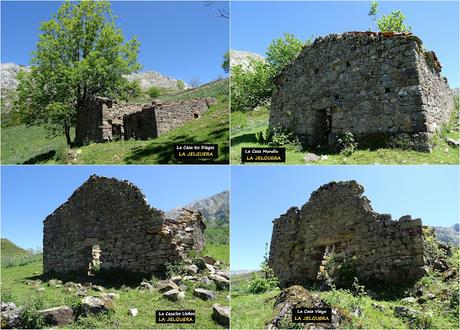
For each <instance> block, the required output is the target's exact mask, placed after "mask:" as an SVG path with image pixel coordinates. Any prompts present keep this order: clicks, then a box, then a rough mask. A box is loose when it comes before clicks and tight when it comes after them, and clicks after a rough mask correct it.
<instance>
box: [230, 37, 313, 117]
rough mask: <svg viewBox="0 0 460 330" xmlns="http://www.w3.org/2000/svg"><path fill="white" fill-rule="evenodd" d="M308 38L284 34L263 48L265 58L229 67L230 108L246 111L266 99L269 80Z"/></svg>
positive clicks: (268, 92) (265, 101)
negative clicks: (230, 82)
mask: <svg viewBox="0 0 460 330" xmlns="http://www.w3.org/2000/svg"><path fill="white" fill-rule="evenodd" d="M309 42H310V41H307V42H302V41H301V40H299V39H298V38H296V37H295V36H294V35H292V34H289V33H285V34H284V37H283V38H277V39H274V40H273V41H272V42H271V44H270V45H269V46H268V47H267V58H266V60H265V61H263V60H256V59H252V60H250V63H249V66H248V67H245V66H243V65H237V66H235V67H232V73H231V79H232V111H249V110H252V109H254V108H255V107H257V106H260V105H263V104H266V103H268V102H269V101H270V97H271V94H272V90H273V79H274V78H275V77H276V76H277V75H278V74H279V73H280V72H281V71H282V70H283V69H284V68H285V67H286V65H288V64H289V63H290V62H292V61H293V60H294V59H295V58H296V57H297V56H298V55H299V54H300V52H301V51H302V48H303V47H304V46H305V45H306V44H308V43H309Z"/></svg>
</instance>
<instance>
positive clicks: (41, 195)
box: [1, 165, 229, 248]
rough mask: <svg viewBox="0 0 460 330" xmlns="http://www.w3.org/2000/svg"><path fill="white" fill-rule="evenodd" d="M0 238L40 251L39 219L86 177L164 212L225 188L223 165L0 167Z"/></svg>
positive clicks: (226, 175) (225, 175)
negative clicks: (117, 185) (113, 181)
mask: <svg viewBox="0 0 460 330" xmlns="http://www.w3.org/2000/svg"><path fill="white" fill-rule="evenodd" d="M1 171H2V172H1V176H2V185H1V186H2V190H1V193H2V194H1V196H2V205H1V216H2V222H1V224H2V227H1V236H2V237H4V238H9V239H10V240H12V241H13V242H14V243H16V244H18V245H19V246H21V247H23V248H36V247H38V246H42V235H43V234H42V231H43V229H42V228H43V220H44V219H45V217H46V216H47V215H48V214H50V213H51V212H53V211H54V210H55V209H56V208H57V207H58V206H60V205H61V204H62V203H64V202H65V201H67V199H68V198H69V197H70V195H71V194H72V193H73V191H74V190H75V189H76V188H78V187H79V186H80V185H81V184H82V183H83V182H84V181H86V180H87V179H88V178H89V176H90V175H91V174H98V175H104V176H109V177H116V178H118V179H123V180H129V181H130V182H132V183H134V184H135V185H137V186H138V187H139V188H140V189H141V190H142V191H143V193H144V195H145V196H146V197H147V200H148V202H149V204H150V205H151V206H154V207H156V208H159V209H161V210H164V211H167V210H170V209H172V208H174V207H177V206H183V205H186V204H188V203H190V202H193V201H195V200H197V199H201V198H205V197H209V196H211V195H214V194H217V193H219V192H221V191H223V190H228V189H229V187H228V186H229V168H228V167H227V166H215V165H214V166H186V165H180V166H165V165H162V166H2V169H1Z"/></svg>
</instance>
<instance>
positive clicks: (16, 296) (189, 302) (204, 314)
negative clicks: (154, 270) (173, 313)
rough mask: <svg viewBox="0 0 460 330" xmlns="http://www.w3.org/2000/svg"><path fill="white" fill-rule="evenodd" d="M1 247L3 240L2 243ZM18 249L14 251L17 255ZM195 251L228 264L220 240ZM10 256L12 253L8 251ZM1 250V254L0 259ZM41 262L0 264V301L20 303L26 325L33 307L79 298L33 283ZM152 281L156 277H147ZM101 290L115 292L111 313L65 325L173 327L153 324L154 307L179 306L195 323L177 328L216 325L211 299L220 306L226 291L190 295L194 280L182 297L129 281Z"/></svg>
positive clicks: (34, 322)
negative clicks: (192, 314) (208, 296)
mask: <svg viewBox="0 0 460 330" xmlns="http://www.w3.org/2000/svg"><path fill="white" fill-rule="evenodd" d="M2 248H3V244H2ZM21 255H22V253H19V254H16V256H17V257H18V258H20V257H21ZM199 255H210V256H212V257H214V258H216V259H217V260H220V261H222V262H224V264H225V265H228V260H229V246H228V244H227V245H223V244H220V245H218V244H207V245H206V248H205V250H204V251H202V252H201V253H200V254H199ZM11 256H13V255H11ZM3 257H4V254H2V260H3ZM42 272H43V266H42V260H41V258H40V259H38V260H37V259H36V260H31V261H29V262H28V263H26V264H21V265H19V264H18V265H15V266H10V267H4V266H3V265H2V268H1V273H2V280H1V293H2V301H5V302H14V303H15V304H16V305H17V306H24V307H25V308H26V310H27V315H28V316H29V318H30V326H33V327H37V325H40V320H39V319H37V315H36V313H35V311H36V310H39V309H45V308H51V307H56V306H61V305H69V306H71V307H73V308H77V306H78V305H79V302H80V300H81V298H80V297H78V296H77V295H76V293H75V292H69V290H68V288H66V287H65V286H64V285H62V286H59V287H56V286H52V285H49V284H47V282H43V283H42V284H40V285H36V284H34V283H35V280H37V279H40V278H43V277H42ZM147 280H151V281H152V282H155V281H157V280H158V279H157V278H152V279H147ZM64 282H65V281H64ZM104 284H105V285H104V287H105V291H104V292H113V293H117V294H119V298H118V299H115V300H114V306H115V310H114V312H113V313H105V314H99V315H96V316H95V315H92V316H87V317H79V318H78V319H77V320H76V321H75V322H74V323H72V324H70V325H69V326H68V327H69V328H82V329H90V328H123V329H141V328H172V329H173V328H177V325H174V324H156V323H155V310H158V309H166V310H168V309H169V310H180V309H193V310H195V311H196V315H197V316H196V323H195V324H189V325H187V324H181V328H197V329H203V328H207V329H218V328H221V326H219V325H217V324H216V323H215V322H214V321H213V320H212V319H211V313H212V305H213V304H215V303H218V304H221V305H223V306H225V305H228V304H229V301H228V299H227V295H228V291H215V292H216V294H217V297H216V299H214V300H210V301H203V300H201V299H199V298H197V297H195V296H193V289H194V288H195V287H197V285H196V284H192V283H189V285H188V288H187V291H186V296H185V299H184V300H182V301H177V302H173V301H170V300H168V299H166V298H163V297H162V295H161V293H158V292H157V291H156V290H153V291H148V290H139V289H137V288H136V286H137V285H138V283H137V284H136V285H134V284H133V283H132V282H129V283H127V284H126V285H120V283H119V282H118V281H114V282H113V283H112V282H107V283H104ZM104 292H99V291H95V290H93V289H88V295H92V296H100V295H101V294H103V293H104ZM129 308H137V309H138V311H139V314H138V315H137V316H136V317H133V316H130V315H129V314H128V309H129Z"/></svg>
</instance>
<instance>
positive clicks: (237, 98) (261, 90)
mask: <svg viewBox="0 0 460 330" xmlns="http://www.w3.org/2000/svg"><path fill="white" fill-rule="evenodd" d="M272 76H273V71H272V69H271V67H270V65H269V64H267V63H266V62H264V61H261V60H254V59H253V60H251V61H250V68H245V67H243V66H242V65H236V66H234V67H233V68H232V76H231V78H232V111H250V110H252V109H254V108H255V107H257V106H259V105H264V104H267V103H268V102H269V100H270V97H271V94H272Z"/></svg>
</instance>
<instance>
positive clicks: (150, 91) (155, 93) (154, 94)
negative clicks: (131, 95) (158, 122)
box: [147, 86, 161, 99]
mask: <svg viewBox="0 0 460 330" xmlns="http://www.w3.org/2000/svg"><path fill="white" fill-rule="evenodd" d="M147 94H148V95H149V96H150V97H151V98H152V99H156V98H157V97H158V96H160V94H161V93H160V90H159V89H158V88H157V87H155V86H152V87H150V88H149V89H148V90H147Z"/></svg>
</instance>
